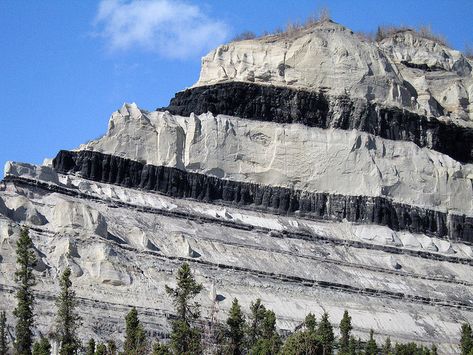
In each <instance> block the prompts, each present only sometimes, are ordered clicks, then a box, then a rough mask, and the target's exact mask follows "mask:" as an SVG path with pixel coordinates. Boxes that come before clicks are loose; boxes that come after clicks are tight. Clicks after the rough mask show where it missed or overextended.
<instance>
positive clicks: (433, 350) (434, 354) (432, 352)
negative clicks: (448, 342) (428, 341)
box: [430, 344, 438, 355]
mask: <svg viewBox="0 0 473 355" xmlns="http://www.w3.org/2000/svg"><path fill="white" fill-rule="evenodd" d="M437 354H438V351H437V345H435V344H432V347H431V348H430V355H437Z"/></svg>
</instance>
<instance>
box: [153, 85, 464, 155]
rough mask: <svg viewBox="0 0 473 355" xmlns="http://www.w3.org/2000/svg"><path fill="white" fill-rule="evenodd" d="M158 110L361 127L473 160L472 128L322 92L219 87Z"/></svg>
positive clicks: (182, 95) (189, 93)
mask: <svg viewBox="0 0 473 355" xmlns="http://www.w3.org/2000/svg"><path fill="white" fill-rule="evenodd" d="M158 110H168V111H169V112H171V113H172V114H175V115H182V116H189V115H190V114H191V113H192V112H193V113H195V114H202V113H206V112H212V113H213V114H214V115H217V114H224V115H230V116H237V117H242V118H248V119H254V120H260V121H272V122H277V123H301V124H305V125H308V126H311V127H319V128H340V129H345V130H352V129H357V130H360V131H363V132H368V133H371V134H374V135H377V136H380V137H382V138H387V139H392V140H405V141H411V142H414V143H415V144H417V145H418V146H419V147H428V148H430V149H434V150H436V151H438V152H441V153H444V154H447V155H449V156H450V157H452V158H454V159H456V160H458V161H461V162H473V129H471V128H467V127H461V126H459V125H456V124H453V123H446V122H443V121H440V120H438V119H436V118H433V117H430V118H428V117H425V116H420V115H418V114H415V113H412V112H410V111H407V110H402V109H399V108H395V107H390V108H386V107H381V106H378V105H376V104H372V103H368V102H366V101H364V100H361V99H350V98H348V97H343V96H342V97H332V96H328V95H326V94H324V93H323V92H313V91H304V90H297V89H292V88H285V87H278V86H272V85H258V84H252V83H242V82H232V83H221V84H215V85H210V86H198V87H194V88H191V89H187V90H185V91H181V92H178V93H177V94H176V95H175V97H174V98H173V99H172V100H171V102H170V104H169V106H168V107H164V108H159V109H158Z"/></svg>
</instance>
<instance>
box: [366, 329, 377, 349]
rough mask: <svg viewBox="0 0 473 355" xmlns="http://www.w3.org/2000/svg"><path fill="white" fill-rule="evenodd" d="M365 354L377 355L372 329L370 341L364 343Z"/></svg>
mask: <svg viewBox="0 0 473 355" xmlns="http://www.w3.org/2000/svg"><path fill="white" fill-rule="evenodd" d="M365 354H366V355H377V354H378V344H376V340H374V331H373V329H371V330H370V339H369V340H368V342H367V343H366V348H365Z"/></svg>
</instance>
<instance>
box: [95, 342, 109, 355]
mask: <svg viewBox="0 0 473 355" xmlns="http://www.w3.org/2000/svg"><path fill="white" fill-rule="evenodd" d="M95 355H107V346H106V345H105V344H104V343H99V344H97V348H96V349H95Z"/></svg>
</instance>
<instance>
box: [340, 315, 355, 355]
mask: <svg viewBox="0 0 473 355" xmlns="http://www.w3.org/2000/svg"><path fill="white" fill-rule="evenodd" d="M352 329H353V327H352V325H351V317H350V315H349V314H348V311H345V312H344V313H343V318H342V320H341V321H340V352H339V353H340V354H348V346H349V342H350V332H351V330H352Z"/></svg>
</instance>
